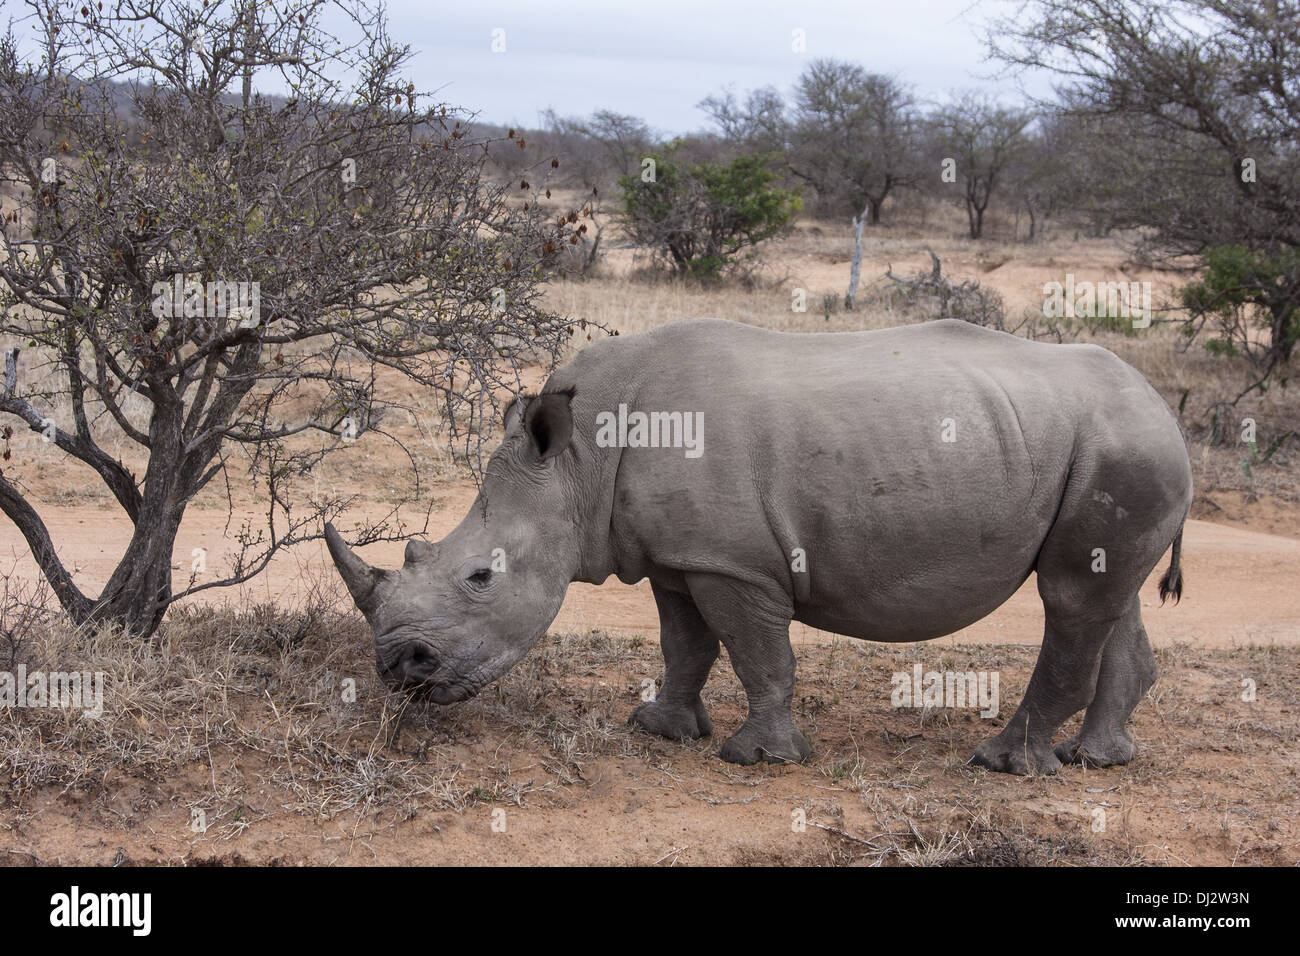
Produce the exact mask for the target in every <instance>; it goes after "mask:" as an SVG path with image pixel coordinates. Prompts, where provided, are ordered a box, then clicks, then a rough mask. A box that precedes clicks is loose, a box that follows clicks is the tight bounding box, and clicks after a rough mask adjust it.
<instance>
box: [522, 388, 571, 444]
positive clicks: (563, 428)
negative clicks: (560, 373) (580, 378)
mask: <svg viewBox="0 0 1300 956" xmlns="http://www.w3.org/2000/svg"><path fill="white" fill-rule="evenodd" d="M572 400H573V389H572V388H567V389H565V390H564V391H562V392H547V393H544V394H542V395H538V396H537V397H536V398H534V399H533V400H532V401H531V402H529V403H528V410H527V411H526V412H524V431H526V432H527V433H528V441H529V443H530V444H531V445H532V448H533V451H534V452H536V454H537V457H538V458H539V459H541V460H542V461H549V460H550V459H552V458H554V457H555V456H556V455H558V454H559V453H560V452H562V451H564V449H565V448H567V447H568V444H569V439H571V438H572V437H573V410H572V409H571V408H570V407H569V403H570V402H571V401H572Z"/></svg>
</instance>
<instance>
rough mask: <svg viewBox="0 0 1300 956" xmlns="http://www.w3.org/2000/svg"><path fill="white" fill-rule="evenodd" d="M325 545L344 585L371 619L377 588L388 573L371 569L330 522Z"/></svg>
mask: <svg viewBox="0 0 1300 956" xmlns="http://www.w3.org/2000/svg"><path fill="white" fill-rule="evenodd" d="M325 544H326V545H328V546H329V549H330V557H332V558H333V559H334V565H335V567H337V568H338V569H339V576H340V577H342V578H343V583H344V584H346V585H347V586H348V592H349V593H350V594H351V595H352V600H353V601H355V602H356V604H357V607H358V608H360V609H361V613H362V614H365V615H366V616H367V617H369V616H370V612H371V611H373V610H374V608H375V588H376V587H377V586H378V585H379V582H380V581H382V580H383V579H384V575H386V574H387V573H388V572H387V571H384V570H382V569H380V568H375V567H371V566H370V565H369V564H366V562H365V561H363V560H361V558H359V557H357V555H356V554H355V553H353V551H352V549H351V548H349V547H348V546H347V543H346V542H344V540H343V538H342V537H341V536H340V535H339V533H338V532H337V531H335V530H334V525H332V524H330V523H329V522H328V521H327V522H326V523H325Z"/></svg>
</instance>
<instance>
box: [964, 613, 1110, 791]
mask: <svg viewBox="0 0 1300 956" xmlns="http://www.w3.org/2000/svg"><path fill="white" fill-rule="evenodd" d="M1113 627H1114V622H1113V621H1098V620H1090V619H1088V618H1071V617H1064V616H1062V615H1060V614H1053V612H1052V611H1051V610H1050V609H1049V610H1048V613H1047V622H1046V627H1045V629H1044V632H1043V647H1042V650H1040V651H1039V652H1038V662H1037V663H1036V664H1035V665H1034V672H1033V674H1032V676H1031V677H1030V678H1029V687H1028V688H1027V689H1026V690H1025V699H1024V700H1022V701H1021V702H1020V706H1019V707H1017V708H1016V712H1015V714H1013V715H1012V717H1011V719H1010V720H1009V721H1008V722H1007V725H1006V726H1005V727H1004V728H1003V729H1002V732H1001V733H999V734H997V735H996V736H994V737H990V738H989V739H988V740H985V741H984V742H983V743H981V744H980V745H979V746H978V747H976V748H975V752H974V753H973V754H971V757H970V760H969V763H970V764H972V765H973V766H976V767H985V768H987V769H989V770H996V771H998V772H1000V773H1014V774H1019V775H1021V776H1028V775H1031V774H1050V773H1055V772H1056V771H1057V770H1059V769H1060V768H1061V759H1060V757H1058V756H1057V754H1056V752H1055V751H1054V750H1053V748H1052V735H1053V734H1055V733H1056V731H1057V729H1058V728H1060V726H1061V725H1062V724H1063V723H1065V722H1066V721H1067V720H1069V719H1070V718H1071V717H1072V716H1074V715H1075V714H1077V713H1078V712H1079V711H1080V710H1082V709H1083V708H1084V707H1086V706H1087V705H1088V703H1089V701H1091V700H1092V695H1093V691H1094V689H1095V687H1096V685H1097V675H1098V668H1099V665H1100V662H1101V656H1102V651H1103V649H1104V647H1105V643H1106V638H1107V637H1109V635H1110V633H1111V630H1112V629H1113Z"/></svg>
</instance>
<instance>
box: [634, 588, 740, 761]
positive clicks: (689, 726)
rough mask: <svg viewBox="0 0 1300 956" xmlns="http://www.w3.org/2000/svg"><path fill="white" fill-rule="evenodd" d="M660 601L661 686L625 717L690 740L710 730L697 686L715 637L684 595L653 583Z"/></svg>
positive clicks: (713, 655)
mask: <svg viewBox="0 0 1300 956" xmlns="http://www.w3.org/2000/svg"><path fill="white" fill-rule="evenodd" d="M651 589H652V590H653V591H654V596H655V604H657V605H658V606H659V644H660V647H661V648H662V649H663V652H664V686H663V687H662V688H661V689H660V690H659V693H658V694H656V695H655V699H654V700H652V701H650V702H649V703H646V704H642V705H641V706H640V707H638V708H637V709H636V710H634V711H632V716H631V717H629V718H628V723H629V724H631V725H632V726H634V727H640V728H642V729H643V730H648V731H650V732H651V733H653V734H658V735H659V736H661V737H668V738H671V739H673V740H683V739H686V740H694V739H695V738H697V737H707V736H709V735H710V734H711V733H713V721H712V720H710V719H709V714H708V711H706V710H705V709H704V701H702V700H700V690H701V689H702V688H703V687H704V682H705V681H707V680H708V679H709V671H710V670H712V668H713V662H714V661H715V660H717V659H718V638H717V635H716V634H713V633H712V632H710V631H709V626H708V624H706V623H705V622H704V618H702V617H701V616H700V612H699V609H698V608H696V606H695V602H694V601H692V600H691V598H690V596H689V595H686V594H680V593H678V592H675V591H669V590H667V589H666V588H663V587H661V586H660V585H658V584H652V585H651Z"/></svg>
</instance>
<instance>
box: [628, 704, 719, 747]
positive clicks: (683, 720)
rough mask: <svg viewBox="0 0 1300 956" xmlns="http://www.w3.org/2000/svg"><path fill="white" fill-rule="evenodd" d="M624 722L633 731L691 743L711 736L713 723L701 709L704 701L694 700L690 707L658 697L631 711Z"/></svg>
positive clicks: (705, 711)
mask: <svg viewBox="0 0 1300 956" xmlns="http://www.w3.org/2000/svg"><path fill="white" fill-rule="evenodd" d="M627 722H628V723H629V724H631V725H632V726H633V727H640V728H641V729H642V730H648V731H650V733H652V734H658V735H659V736H660V737H667V738H668V739H670V740H695V739H696V738H698V737H708V736H709V735H710V734H712V733H713V721H712V720H710V719H709V712H708V711H707V710H705V709H704V701H702V700H700V698H699V697H698V696H697V697H696V698H695V706H694V707H692V706H690V705H689V704H680V703H673V702H671V701H667V700H664V699H663V698H662V697H661V698H659V699H658V700H652V701H650V703H648V704H642V705H641V706H640V707H638V708H637V709H636V710H634V711H632V716H630V717H628V719H627Z"/></svg>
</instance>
